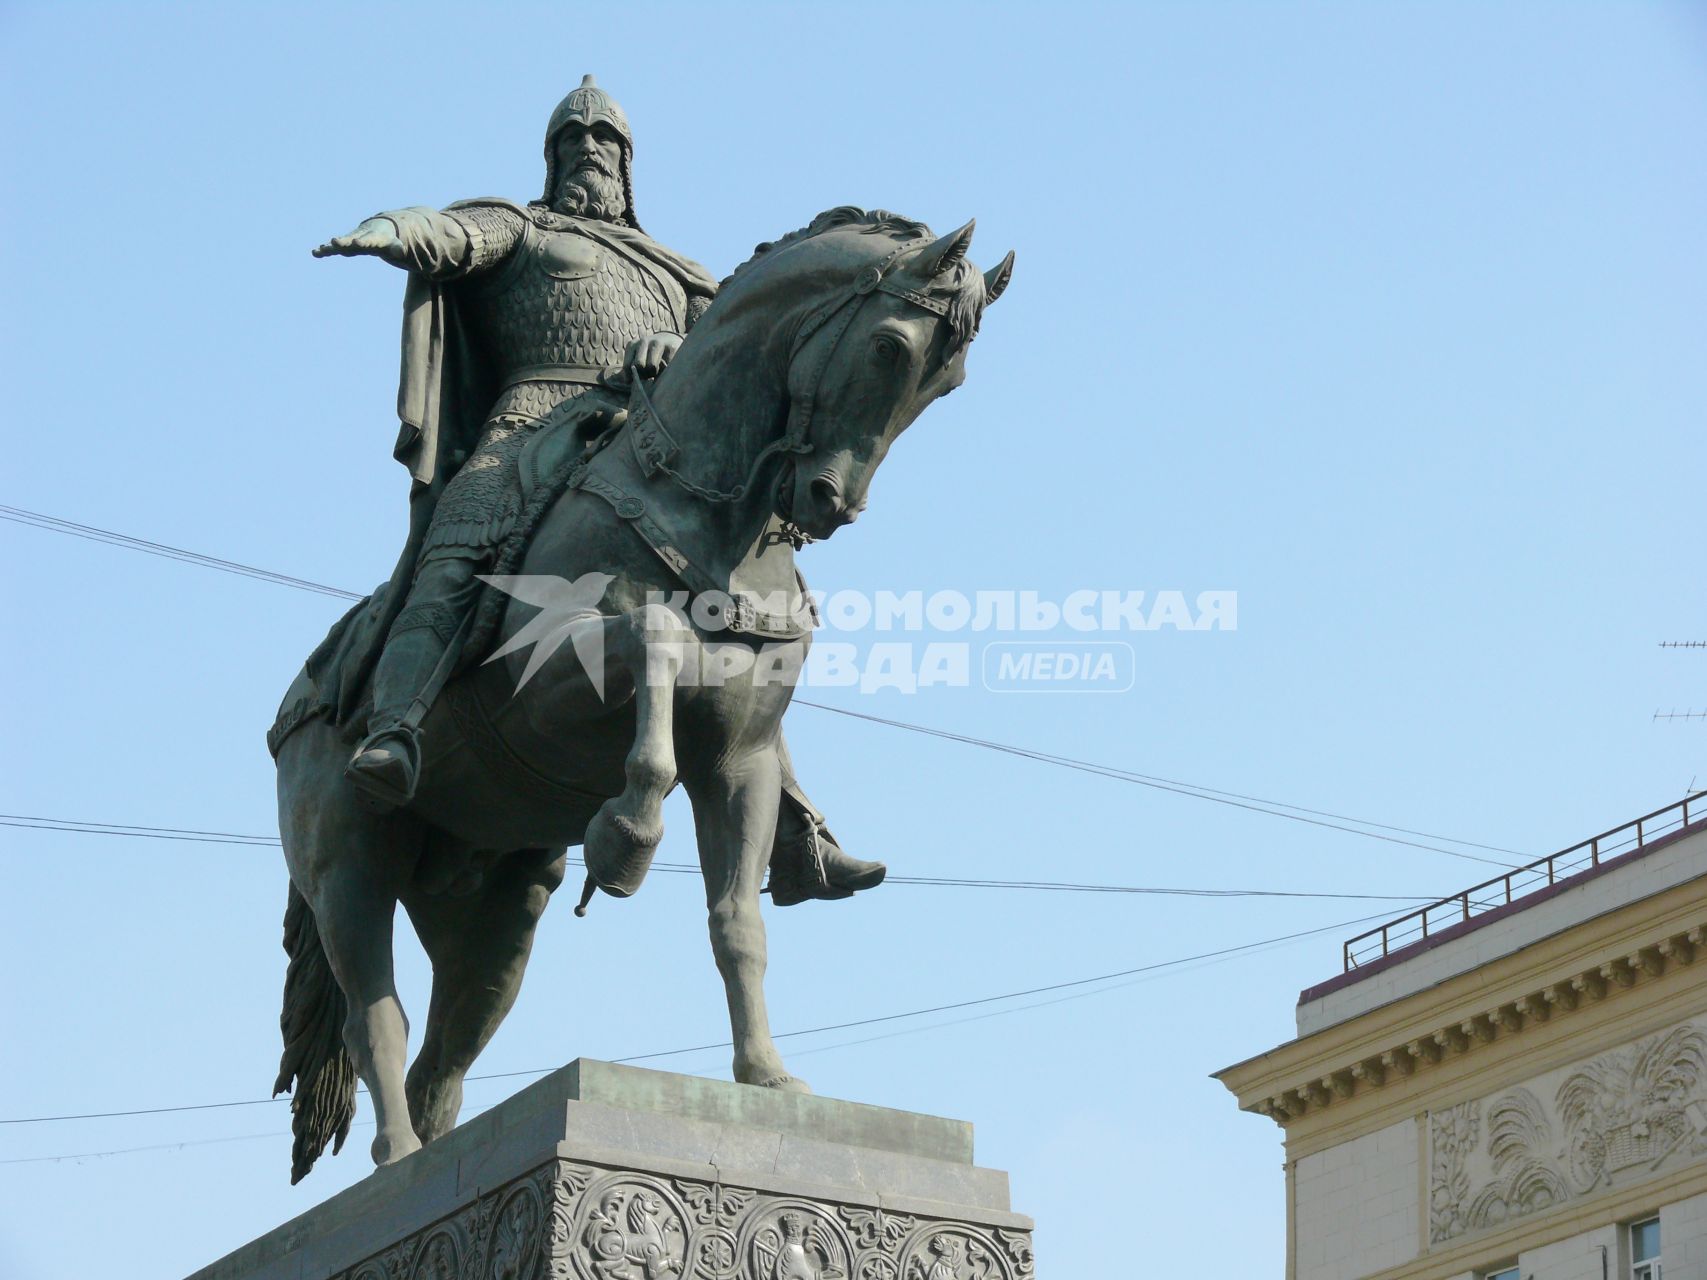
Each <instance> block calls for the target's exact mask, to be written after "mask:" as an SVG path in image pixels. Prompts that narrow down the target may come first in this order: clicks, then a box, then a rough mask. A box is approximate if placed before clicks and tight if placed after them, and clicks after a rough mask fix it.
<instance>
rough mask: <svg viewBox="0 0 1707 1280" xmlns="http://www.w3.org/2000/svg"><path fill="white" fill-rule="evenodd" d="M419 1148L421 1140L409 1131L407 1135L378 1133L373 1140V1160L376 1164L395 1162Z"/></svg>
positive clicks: (412, 1153)
mask: <svg viewBox="0 0 1707 1280" xmlns="http://www.w3.org/2000/svg"><path fill="white" fill-rule="evenodd" d="M420 1149H421V1140H420V1139H419V1138H417V1137H416V1136H415V1134H414V1133H413V1132H412V1131H411V1132H410V1133H408V1134H407V1135H397V1136H392V1135H389V1134H384V1133H382V1134H380V1135H379V1136H378V1137H377V1138H375V1139H374V1140H373V1147H372V1148H371V1150H372V1153H373V1162H374V1164H376V1165H382V1166H383V1165H388V1164H396V1163H397V1162H398V1161H399V1160H401V1159H403V1157H404V1156H412V1155H414V1154H415V1153H416V1152H417V1151H419V1150H420Z"/></svg>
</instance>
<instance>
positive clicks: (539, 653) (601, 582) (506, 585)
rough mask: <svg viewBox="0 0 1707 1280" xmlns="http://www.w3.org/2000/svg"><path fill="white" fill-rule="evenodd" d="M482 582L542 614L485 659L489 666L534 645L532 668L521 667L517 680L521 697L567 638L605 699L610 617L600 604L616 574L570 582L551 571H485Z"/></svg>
mask: <svg viewBox="0 0 1707 1280" xmlns="http://www.w3.org/2000/svg"><path fill="white" fill-rule="evenodd" d="M480 580H481V581H482V582H485V583H488V584H490V585H491V586H494V587H496V588H497V589H498V590H500V591H502V592H503V593H504V594H505V595H507V596H511V597H513V598H515V599H517V600H520V601H521V602H522V603H523V604H531V605H533V606H534V607H535V608H537V609H538V610H539V613H538V614H537V615H536V616H534V617H533V618H530V619H529V620H528V623H527V625H526V626H524V627H522V628H520V629H519V630H518V631H517V632H516V634H515V635H513V636H511V637H510V638H509V639H508V640H506V641H504V643H503V644H502V645H500V646H499V647H498V648H497V649H496V650H494V651H493V653H492V655H491V657H489V658H487V659H486V661H487V662H496V661H497V660H498V659H499V658H503V657H506V656H508V655H509V654H512V653H519V652H520V651H521V650H523V649H526V648H527V647H528V646H529V645H532V646H533V652H532V653H531V654H529V655H528V661H527V666H526V667H524V668H523V669H522V676H521V679H520V680H518V681H516V693H520V692H521V691H522V690H523V689H525V688H526V687H527V685H528V682H529V681H530V680H532V679H533V678H534V676H536V675H538V674H539V669H540V668H541V667H543V666H544V665H545V664H546V662H548V661H549V660H550V658H551V655H552V654H554V653H556V652H557V651H558V650H559V649H561V648H562V647H563V642H564V641H565V640H567V641H569V642H570V643H571V644H572V645H573V646H574V649H575V656H576V657H577V658H578V659H580V662H581V667H582V669H583V670H585V671H586V673H587V679H588V680H589V681H590V682H591V683H592V686H593V691H594V692H595V693H597V694H598V695H599V699H600V700H601V701H603V699H604V696H605V645H604V624H605V615H604V614H603V613H601V612H600V611H599V602H600V601H602V600H603V599H604V598H605V591H606V589H608V588H609V586H610V584H611V583H612V582H614V581H615V580H616V578H615V575H614V574H609V573H583V574H582V575H581V576H580V577H579V578H576V579H575V580H574V581H573V582H570V581H568V580H567V579H565V578H560V577H558V576H557V575H556V574H552V573H522V574H488V573H483V574H481V575H480Z"/></svg>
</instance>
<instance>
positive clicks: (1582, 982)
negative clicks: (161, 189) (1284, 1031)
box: [1216, 880, 1707, 1138]
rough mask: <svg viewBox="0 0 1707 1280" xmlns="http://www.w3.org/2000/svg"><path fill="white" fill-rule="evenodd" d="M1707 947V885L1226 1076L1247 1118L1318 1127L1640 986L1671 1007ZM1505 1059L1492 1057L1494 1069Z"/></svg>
mask: <svg viewBox="0 0 1707 1280" xmlns="http://www.w3.org/2000/svg"><path fill="white" fill-rule="evenodd" d="M1704 949H1707V911H1704V910H1703V906H1702V891H1701V882H1700V881H1699V880H1696V881H1692V882H1690V883H1688V884H1685V885H1679V886H1677V887H1675V888H1673V889H1671V890H1668V891H1666V892H1665V893H1663V894H1659V895H1655V896H1654V897H1652V898H1648V899H1644V900H1643V901H1641V902H1637V903H1631V904H1629V905H1627V906H1625V907H1623V908H1620V909H1618V910H1616V911H1613V912H1609V913H1607V914H1606V915H1605V916H1602V917H1599V918H1597V919H1595V920H1590V921H1584V922H1583V923H1582V924H1579V925H1576V926H1574V927H1573V928H1571V929H1569V930H1566V931H1563V932H1561V933H1560V934H1558V935H1555V936H1554V937H1552V938H1549V939H1544V940H1543V941H1542V942H1540V943H1537V944H1535V945H1534V946H1531V947H1526V948H1523V949H1522V950H1520V951H1517V952H1515V953H1513V954H1510V955H1507V956H1501V957H1497V958H1496V959H1494V960H1491V961H1489V962H1488V963H1486V964H1485V965H1483V966H1481V967H1479V968H1478V969H1475V970H1473V971H1471V972H1468V973H1464V974H1459V975H1457V976H1455V977H1453V978H1451V979H1448V980H1447V981H1445V982H1443V983H1440V984H1439V985H1438V986H1436V987H1432V988H1429V989H1428V990H1426V991H1423V992H1418V993H1415V994H1414V995H1411V996H1407V997H1404V998H1402V999H1400V1000H1397V1001H1394V1002H1393V1003H1392V1004H1390V1005H1386V1006H1383V1007H1381V1008H1379V1009H1374V1010H1370V1011H1369V1012H1368V1013H1365V1014H1362V1015H1359V1016H1358V1017H1355V1018H1352V1019H1348V1020H1347V1021H1346V1022H1344V1023H1341V1024H1338V1025H1336V1026H1333V1027H1328V1028H1324V1029H1323V1030H1321V1031H1319V1032H1316V1033H1315V1034H1313V1035H1310V1036H1306V1037H1303V1038H1301V1039H1299V1040H1294V1041H1290V1042H1288V1043H1287V1044H1284V1045H1281V1046H1280V1047H1279V1048H1277V1049H1275V1050H1272V1051H1270V1052H1269V1053H1267V1054H1264V1055H1262V1056H1260V1057H1258V1058H1254V1059H1251V1060H1249V1061H1247V1062H1243V1063H1240V1064H1238V1065H1236V1066H1233V1067H1229V1068H1227V1069H1226V1070H1224V1071H1221V1072H1218V1073H1217V1077H1216V1078H1217V1079H1219V1080H1221V1081H1222V1083H1223V1084H1224V1085H1226V1086H1227V1088H1228V1089H1229V1090H1231V1091H1232V1092H1233V1093H1235V1094H1236V1095H1237V1097H1238V1099H1239V1106H1240V1107H1241V1108H1242V1109H1243V1110H1246V1111H1251V1112H1254V1113H1256V1114H1258V1115H1266V1116H1268V1117H1269V1118H1270V1119H1272V1120H1274V1121H1275V1122H1276V1123H1277V1124H1279V1125H1281V1126H1282V1127H1283V1128H1288V1129H1290V1127H1291V1126H1292V1125H1293V1124H1294V1123H1295V1122H1296V1121H1298V1120H1299V1119H1300V1118H1301V1117H1306V1116H1308V1117H1311V1118H1312V1120H1313V1119H1314V1118H1315V1117H1316V1116H1318V1115H1319V1114H1320V1113H1323V1112H1327V1111H1330V1110H1332V1109H1334V1108H1337V1107H1343V1106H1344V1105H1345V1104H1346V1103H1348V1102H1351V1101H1352V1100H1354V1099H1364V1098H1366V1097H1368V1098H1369V1102H1370V1103H1371V1104H1373V1103H1375V1102H1376V1099H1375V1098H1374V1097H1370V1095H1376V1094H1379V1093H1381V1092H1383V1091H1390V1090H1392V1089H1393V1088H1394V1086H1395V1085H1403V1086H1405V1087H1404V1089H1403V1092H1404V1093H1405V1094H1406V1095H1407V1096H1408V1097H1409V1096H1411V1095H1413V1094H1414V1092H1415V1090H1416V1088H1417V1086H1418V1085H1419V1084H1421V1083H1422V1082H1423V1081H1424V1080H1426V1079H1427V1078H1430V1077H1433V1076H1434V1075H1435V1074H1436V1073H1440V1074H1441V1079H1442V1082H1443V1083H1444V1082H1445V1081H1446V1079H1447V1077H1448V1076H1450V1077H1453V1078H1454V1079H1456V1078H1458V1077H1461V1076H1463V1075H1464V1074H1466V1073H1467V1072H1472V1071H1477V1070H1478V1067H1477V1065H1476V1064H1475V1063H1474V1062H1472V1063H1470V1064H1468V1065H1460V1064H1461V1063H1462V1060H1465V1059H1475V1058H1477V1057H1480V1056H1482V1055H1484V1054H1486V1053H1487V1051H1488V1047H1489V1046H1494V1045H1498V1044H1501V1043H1503V1042H1507V1041H1511V1040H1513V1039H1514V1038H1516V1037H1519V1036H1523V1035H1525V1034H1527V1033H1533V1032H1535V1031H1536V1030H1537V1029H1540V1028H1544V1027H1548V1026H1555V1027H1556V1026H1557V1024H1558V1023H1559V1022H1560V1021H1562V1020H1565V1019H1571V1018H1574V1016H1575V1015H1578V1014H1581V1013H1583V1012H1585V1011H1587V1010H1591V1009H1599V1008H1601V1007H1602V1006H1604V1005H1607V1004H1608V1003H1609V1002H1617V1003H1619V1004H1622V1003H1623V1001H1624V997H1625V995H1626V993H1628V992H1631V991H1633V990H1634V991H1641V990H1648V991H1649V992H1650V995H1649V998H1648V999H1647V1000H1643V1001H1640V1002H1639V1003H1640V1004H1641V1005H1642V1006H1644V1007H1645V1006H1647V1005H1649V1004H1651V1003H1653V1002H1655V1001H1656V1000H1664V999H1666V996H1665V994H1664V993H1662V992H1660V991H1658V990H1653V988H1655V986H1656V984H1663V985H1665V986H1668V987H1669V986H1672V985H1675V984H1674V981H1673V979H1674V978H1675V977H1676V976H1677V975H1680V974H1682V973H1683V972H1684V971H1686V970H1690V969H1692V968H1693V969H1696V971H1697V973H1698V974H1701V975H1704V976H1707V963H1703V964H1700V965H1699V966H1698V965H1697V962H1698V960H1699V959H1701V957H1702V956H1703V952H1704ZM1687 985H1688V986H1690V987H1694V986H1696V985H1697V984H1696V983H1689V984H1687ZM1607 1012H1608V1013H1610V1012H1611V1011H1610V1010H1607ZM1633 1012H1635V1013H1637V1014H1638V1015H1639V1014H1640V1012H1641V1010H1634V1011H1633ZM1614 1016H1616V1015H1614ZM1619 1021H1623V1019H1622V1018H1619ZM1546 1038H1547V1039H1549V1040H1551V1039H1554V1038H1555V1037H1554V1036H1551V1035H1549V1036H1547V1037H1546ZM1505 1056H1506V1055H1504V1054H1501V1055H1500V1058H1501V1059H1503V1058H1504V1057H1505ZM1494 1062H1495V1060H1494V1058H1493V1057H1492V1056H1489V1057H1488V1063H1489V1065H1493V1064H1494ZM1453 1067H1455V1068H1456V1069H1454V1070H1450V1071H1443V1068H1453ZM1366 1109H1367V1108H1366V1107H1365V1106H1363V1105H1359V1106H1357V1107H1356V1108H1355V1110H1356V1111H1357V1112H1359V1113H1362V1112H1364V1111H1365V1110H1366ZM1347 1110H1348V1111H1349V1110H1352V1108H1347ZM1315 1127H1316V1125H1315V1124H1314V1123H1312V1125H1311V1128H1312V1129H1314V1128H1315ZM1335 1127H1336V1128H1337V1127H1338V1126H1337V1125H1335ZM1289 1138H1290V1134H1289Z"/></svg>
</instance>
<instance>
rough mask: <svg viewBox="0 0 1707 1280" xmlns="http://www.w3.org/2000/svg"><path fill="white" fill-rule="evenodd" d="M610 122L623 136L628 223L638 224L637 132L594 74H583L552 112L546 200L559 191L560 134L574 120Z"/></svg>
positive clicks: (547, 132) (548, 128)
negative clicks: (597, 82)
mask: <svg viewBox="0 0 1707 1280" xmlns="http://www.w3.org/2000/svg"><path fill="white" fill-rule="evenodd" d="M601 123H602V124H607V125H609V126H610V127H611V128H612V129H614V130H616V134H617V137H619V138H620V139H622V192H623V197H624V205H625V206H626V207H625V208H624V209H623V216H624V217H626V218H627V220H628V222H629V225H631V226H634V227H638V226H639V225H640V223H639V221H638V220H637V219H636V218H635V216H634V179H633V176H632V175H633V171H634V134H633V133H632V132H631V131H630V130H629V127H628V116H627V115H626V114H624V112H623V109H622V108H621V107H620V106H618V105H617V101H616V99H615V98H613V97H611V96H610V94H608V93H606V92H605V91H604V90H603V89H601V88H599V86H598V85H597V84H595V83H594V82H593V77H592V76H590V75H585V76H582V77H581V84H580V87H579V88H576V89H571V90H570V91H569V96H568V97H566V98H564V99H563V101H562V102H559V103H558V104H557V110H555V111H553V112H552V113H551V123H550V124H548V125H547V126H546V127H545V195H544V197H543V198H544V201H545V203H546V204H550V203H551V200H552V197H553V196H554V195H555V193H556V191H557V135H558V134H560V133H562V132H563V130H564V129H566V128H567V127H568V126H569V125H571V124H580V125H584V126H585V127H587V128H589V129H591V128H592V127H593V126H594V125H595V124H601Z"/></svg>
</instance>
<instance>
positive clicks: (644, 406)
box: [628, 236, 948, 503]
mask: <svg viewBox="0 0 1707 1280" xmlns="http://www.w3.org/2000/svg"><path fill="white" fill-rule="evenodd" d="M928 239H929V237H925V236H920V237H915V238H914V239H911V240H905V241H903V242H902V243H900V244H898V245H896V246H895V248H894V249H892V250H890V252H889V254H888V256H886V257H885V258H884V259H883V261H882V262H874V263H870V264H868V265H867V266H865V267H862V268H861V269H860V272H859V274H858V275H857V276H855V277H854V281H853V284H852V285H851V286H849V288H848V289H847V290H846V292H844V293H843V294H842V295H841V296H840V297H838V298H832V299H830V301H828V302H826V303H825V304H824V305H823V306H821V307H819V308H818V310H816V311H814V312H813V313H812V314H811V315H809V316H807V318H806V319H805V321H803V322H802V323H801V325H800V328H799V329H798V330H796V332H795V335H794V341H793V342H792V343H791V344H790V346H789V352H788V367H789V369H790V370H791V371H792V370H793V368H794V361H795V359H796V358H797V357H798V356H799V354H800V352H801V350H802V349H803V348H804V347H805V346H806V344H807V343H808V342H810V341H811V340H812V339H813V338H814V337H815V336H817V334H818V332H819V330H821V329H823V328H825V327H826V326H828V325H831V322H832V321H833V322H834V327H833V328H831V330H830V340H829V341H828V342H827V343H825V344H824V345H823V351H822V354H821V355H820V356H819V357H818V360H817V365H816V367H815V368H814V369H813V370H812V371H811V375H810V377H808V379H807V385H806V391H805V393H804V394H803V395H801V396H800V397H798V398H796V399H793V400H791V402H790V404H789V408H788V427H787V429H786V430H785V431H784V432H783V434H782V436H781V437H780V438H778V439H776V440H773V441H771V443H769V444H768V445H766V446H765V447H764V448H763V449H761V450H759V454H758V456H757V457H756V458H754V459H753V465H752V466H751V467H750V468H749V469H748V471H747V478H746V479H745V480H743V481H741V483H740V484H738V485H736V486H735V487H734V488H733V489H727V490H725V489H713V488H711V487H710V486H707V485H702V484H699V483H698V482H696V481H694V480H691V479H689V478H688V477H687V476H684V475H683V474H682V473H681V472H679V471H677V470H676V469H675V468H674V467H672V466H671V465H670V464H671V462H673V461H674V460H675V458H676V456H677V455H678V454H679V453H680V452H681V449H680V447H679V446H678V445H677V444H676V441H675V437H673V436H672V435H671V434H670V432H669V429H668V428H667V427H665V425H664V420H663V419H662V418H661V417H659V415H658V410H657V407H656V406H655V405H653V403H652V397H651V395H650V394H648V392H647V390H646V384H645V382H644V381H643V380H642V379H640V378H638V377H636V378H635V379H634V385H633V389H632V391H631V394H630V398H629V409H628V425H629V441H630V443H631V445H632V446H633V449H634V456H635V458H636V459H637V460H638V461H639V463H640V467H641V470H642V471H644V472H645V473H646V475H647V477H648V478H650V477H652V476H655V475H664V476H668V477H669V478H670V479H671V480H673V481H674V482H675V483H676V485H677V486H679V487H680V488H681V489H683V490H685V491H686V492H688V493H691V494H692V495H693V496H694V497H696V498H700V499H702V500H703V501H706V502H711V503H727V502H739V501H741V499H743V498H745V497H746V496H747V495H748V494H749V493H750V492H751V491H752V487H753V484H754V482H755V481H757V479H758V476H759V470H760V468H761V467H763V466H764V465H765V463H766V462H768V461H770V459H771V458H772V457H773V456H775V455H777V454H791V455H794V456H801V455H805V454H809V453H811V452H812V442H811V440H809V439H808V438H807V436H808V434H809V433H810V431H811V429H812V415H813V413H814V411H815V410H816V408H817V400H818V390H819V387H820V386H821V384H822V383H823V380H824V376H825V374H826V373H828V372H829V368H830V360H831V359H832V357H834V355H835V354H836V349H837V347H839V346H840V345H841V341H842V338H843V336H844V335H846V333H847V331H848V329H849V328H850V327H852V325H853V322H854V318H855V316H857V315H858V314H859V312H860V309H861V307H862V306H863V304H864V303H865V301H866V299H868V298H870V297H871V296H872V295H873V294H877V293H887V294H889V295H890V296H891V297H895V298H901V299H903V300H904V301H906V302H910V303H912V304H913V305H914V306H917V307H923V308H924V309H925V310H926V311H929V312H931V313H932V314H933V315H936V316H938V317H943V316H947V315H948V301H947V300H946V299H944V298H933V297H931V296H930V295H928V294H924V293H920V292H919V291H918V290H916V289H908V288H905V287H903V286H902V285H899V284H897V283H895V282H894V281H893V280H891V279H889V278H888V277H889V271H890V269H891V268H892V267H893V266H894V265H895V263H896V262H897V261H898V260H899V259H900V258H901V256H902V255H903V254H905V253H907V252H908V251H909V250H912V249H915V248H918V247H919V246H920V245H922V244H925V243H926V242H927V241H928Z"/></svg>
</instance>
